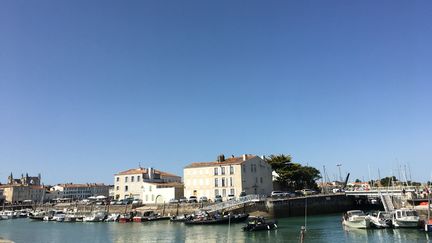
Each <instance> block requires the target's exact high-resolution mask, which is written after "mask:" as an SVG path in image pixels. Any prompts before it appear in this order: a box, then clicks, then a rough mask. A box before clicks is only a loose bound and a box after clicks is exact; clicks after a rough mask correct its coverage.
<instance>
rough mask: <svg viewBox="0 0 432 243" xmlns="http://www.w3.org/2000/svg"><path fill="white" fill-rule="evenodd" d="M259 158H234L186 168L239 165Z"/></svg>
mask: <svg viewBox="0 0 432 243" xmlns="http://www.w3.org/2000/svg"><path fill="white" fill-rule="evenodd" d="M244 157H245V158H244ZM255 157H257V156H256V155H251V154H248V155H244V156H242V157H232V158H228V159H225V160H224V161H213V162H193V163H191V164H189V165H187V166H186V167H185V168H196V167H210V166H220V165H238V164H242V163H244V162H246V161H248V160H250V159H253V158H255Z"/></svg>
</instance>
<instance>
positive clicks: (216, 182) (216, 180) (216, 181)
mask: <svg viewBox="0 0 432 243" xmlns="http://www.w3.org/2000/svg"><path fill="white" fill-rule="evenodd" d="M218 186H219V184H218V178H215V187H218Z"/></svg>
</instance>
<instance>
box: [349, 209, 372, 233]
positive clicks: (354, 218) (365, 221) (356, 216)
mask: <svg viewBox="0 0 432 243" xmlns="http://www.w3.org/2000/svg"><path fill="white" fill-rule="evenodd" d="M342 224H343V225H345V226H348V227H351V228H357V229H367V228H370V219H369V217H368V216H367V215H366V214H365V213H364V212H363V211H361V210H350V211H347V212H346V213H345V214H344V215H343V218H342Z"/></svg>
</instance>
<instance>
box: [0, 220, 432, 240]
mask: <svg viewBox="0 0 432 243" xmlns="http://www.w3.org/2000/svg"><path fill="white" fill-rule="evenodd" d="M304 224H305V222H304V218H301V217H300V218H287V219H279V222H278V226H279V228H278V229H277V230H273V231H259V232H243V231H242V229H241V228H242V226H243V225H242V224H233V225H231V226H230V227H228V226H227V225H214V226H212V225H194V226H190V225H184V224H182V223H171V222H168V221H164V222H163V221H160V222H147V223H126V224H121V223H70V224H67V223H56V222H32V221H29V220H27V219H17V220H3V221H0V237H3V238H5V239H10V240H13V241H15V242H17V243H19V242H35V243H38V242H62V243H68V242H83V243H85V242H92V243H93V242H114V243H129V242H188V243H190V242H202V243H213V242H214V243H216V242H217V243H219V242H240V243H246V242H247V243H249V242H272V243H276V242H299V238H300V227H301V226H302V225H304ZM430 238H431V234H427V233H425V232H422V231H419V230H417V229H369V230H364V229H352V228H343V227H342V224H341V222H340V216H339V215H337V216H336V215H327V216H314V217H309V218H308V222H307V231H306V235H305V242H308V243H310V242H428V241H429V239H430Z"/></svg>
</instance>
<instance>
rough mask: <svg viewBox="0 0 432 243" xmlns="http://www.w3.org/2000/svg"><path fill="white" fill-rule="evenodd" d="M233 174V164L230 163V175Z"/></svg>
mask: <svg viewBox="0 0 432 243" xmlns="http://www.w3.org/2000/svg"><path fill="white" fill-rule="evenodd" d="M232 174H234V166H232V165H230V175H232Z"/></svg>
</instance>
